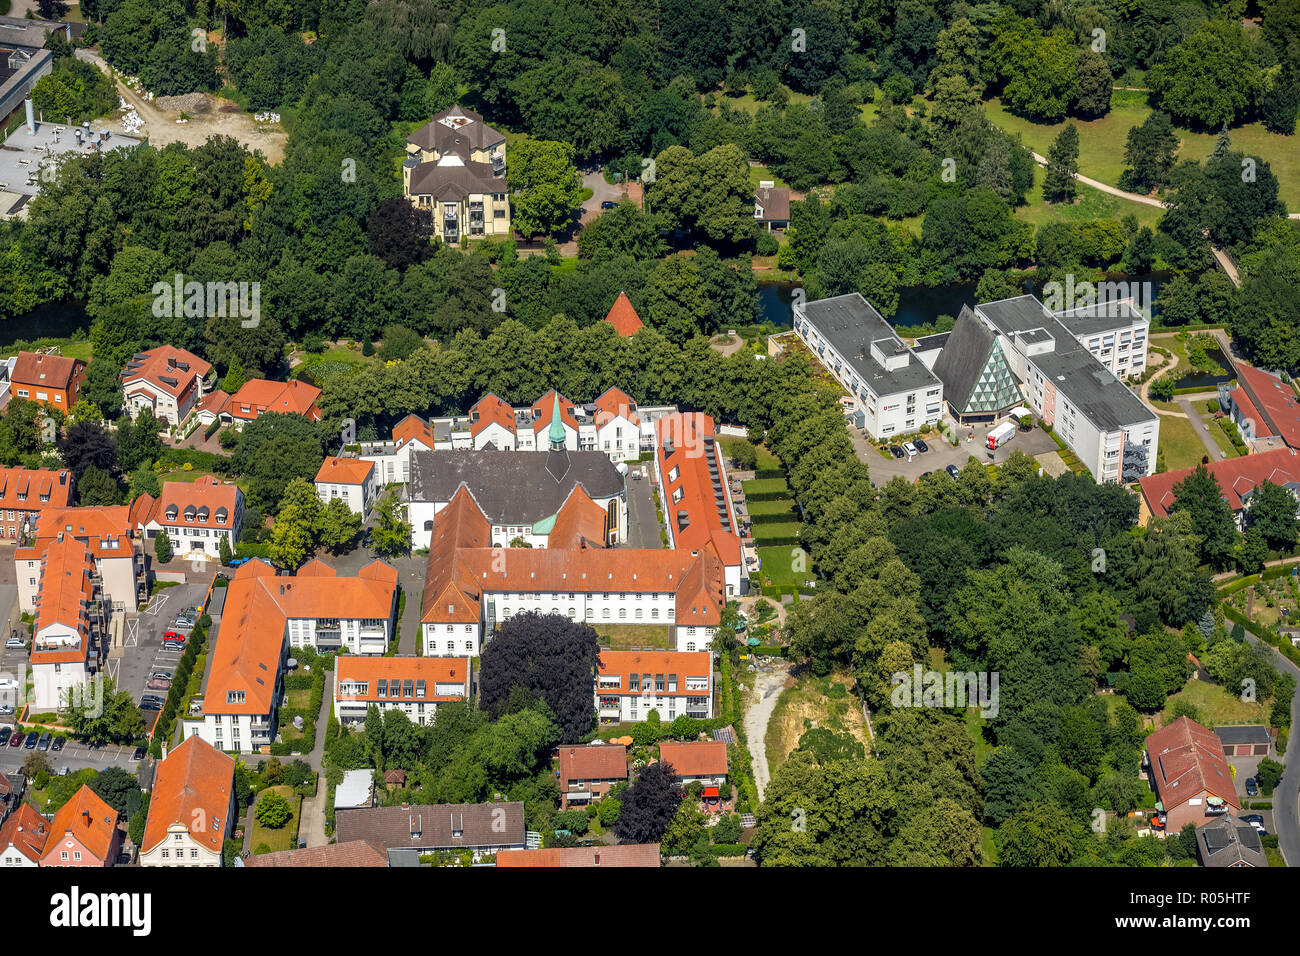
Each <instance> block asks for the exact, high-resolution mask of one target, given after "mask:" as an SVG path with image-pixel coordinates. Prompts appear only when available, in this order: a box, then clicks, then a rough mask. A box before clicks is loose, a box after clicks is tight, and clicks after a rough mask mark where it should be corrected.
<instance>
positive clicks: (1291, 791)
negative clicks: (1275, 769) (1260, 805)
mask: <svg viewBox="0 0 1300 956" xmlns="http://www.w3.org/2000/svg"><path fill="white" fill-rule="evenodd" d="M1246 637H1247V638H1249V640H1250V641H1251V642H1252V643H1254V644H1258V645H1259V646H1260V647H1263V648H1266V649H1267V650H1268V652H1269V653H1270V654H1271V655H1272V656H1273V663H1274V666H1275V667H1277V668H1279V669H1280V670H1283V671H1285V672H1286V673H1288V674H1290V675H1291V676H1292V677H1294V678H1296V686H1295V692H1294V693H1293V694H1292V695H1291V726H1292V727H1295V726H1296V720H1297V719H1298V718H1300V667H1296V666H1295V665H1294V664H1292V663H1291V661H1290V660H1289V659H1288V658H1285V657H1283V656H1282V654H1281V653H1280V652H1279V651H1278V649H1277V648H1276V647H1274V646H1273V645H1271V644H1269V643H1267V642H1265V641H1261V640H1260V639H1259V638H1257V637H1256V636H1255V635H1254V634H1252V633H1250V631H1247V632H1246ZM1282 759H1285V758H1282ZM1273 829H1274V832H1275V833H1277V845H1278V849H1279V850H1281V851H1282V857H1283V859H1285V860H1286V863H1287V866H1300V760H1287V761H1286V769H1285V770H1284V771H1283V772H1282V779H1281V780H1280V781H1279V782H1278V785H1277V787H1276V788H1275V789H1274V790H1273Z"/></svg>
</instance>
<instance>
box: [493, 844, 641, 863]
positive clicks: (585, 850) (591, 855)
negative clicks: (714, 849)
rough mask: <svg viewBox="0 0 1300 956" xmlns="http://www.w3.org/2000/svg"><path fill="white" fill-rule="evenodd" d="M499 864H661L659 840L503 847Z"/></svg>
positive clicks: (499, 856)
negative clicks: (523, 848)
mask: <svg viewBox="0 0 1300 956" xmlns="http://www.w3.org/2000/svg"><path fill="white" fill-rule="evenodd" d="M497 866H499V867H502V866H505V867H521V866H524V867H536V866H543V867H560V866H606V867H609V866H620V867H622V866H639V867H658V866H659V844H658V843H622V844H617V845H615V846H573V847H551V848H547V849H544V850H501V851H500V852H499V853H497Z"/></svg>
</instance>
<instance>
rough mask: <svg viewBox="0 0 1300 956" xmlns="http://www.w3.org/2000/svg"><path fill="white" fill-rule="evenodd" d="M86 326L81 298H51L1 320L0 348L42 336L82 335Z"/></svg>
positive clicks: (88, 320)
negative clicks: (62, 300) (42, 303)
mask: <svg viewBox="0 0 1300 956" xmlns="http://www.w3.org/2000/svg"><path fill="white" fill-rule="evenodd" d="M89 329H90V316H88V315H87V314H86V306H85V303H84V302H53V303H50V304H49V305H42V306H40V307H39V308H36V309H33V310H32V311H30V312H28V313H26V314H25V315H17V316H14V317H13V318H8V319H4V320H3V321H0V348H4V347H6V346H10V345H12V344H13V343H15V342H33V341H35V340H36V339H43V338H53V339H65V338H82V337H84V336H85V335H87V334H88V330H89Z"/></svg>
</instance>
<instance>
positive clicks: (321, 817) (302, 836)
mask: <svg viewBox="0 0 1300 956" xmlns="http://www.w3.org/2000/svg"><path fill="white" fill-rule="evenodd" d="M325 787H326V783H325V775H324V774H320V775H319V776H317V777H316V794H315V796H311V797H307V798H306V799H304V800H303V801H302V808H301V810H300V811H299V816H298V839H299V840H305V841H306V842H307V846H309V847H311V846H324V845H325V844H326V843H328V842H329V839H328V838H327V837H326V836H325Z"/></svg>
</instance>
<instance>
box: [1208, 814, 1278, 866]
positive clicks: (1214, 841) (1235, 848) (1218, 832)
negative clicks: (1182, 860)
mask: <svg viewBox="0 0 1300 956" xmlns="http://www.w3.org/2000/svg"><path fill="white" fill-rule="evenodd" d="M1196 850H1197V852H1198V853H1199V854H1200V857H1201V863H1202V865H1204V866H1213V867H1221V866H1237V865H1240V864H1245V865H1247V866H1259V867H1265V866H1268V857H1267V856H1265V855H1264V844H1263V842H1262V841H1261V840H1260V838H1259V831H1257V830H1256V829H1255V828H1254V827H1253V826H1251V825H1250V824H1249V823H1243V822H1242V821H1241V820H1238V819H1237V818H1236V817H1235V816H1233V815H1232V814H1231V813H1228V814H1224V815H1223V816H1221V817H1219V818H1218V819H1217V820H1215V821H1213V822H1211V823H1207V824H1205V826H1203V827H1201V828H1200V829H1198V830H1197V831H1196Z"/></svg>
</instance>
